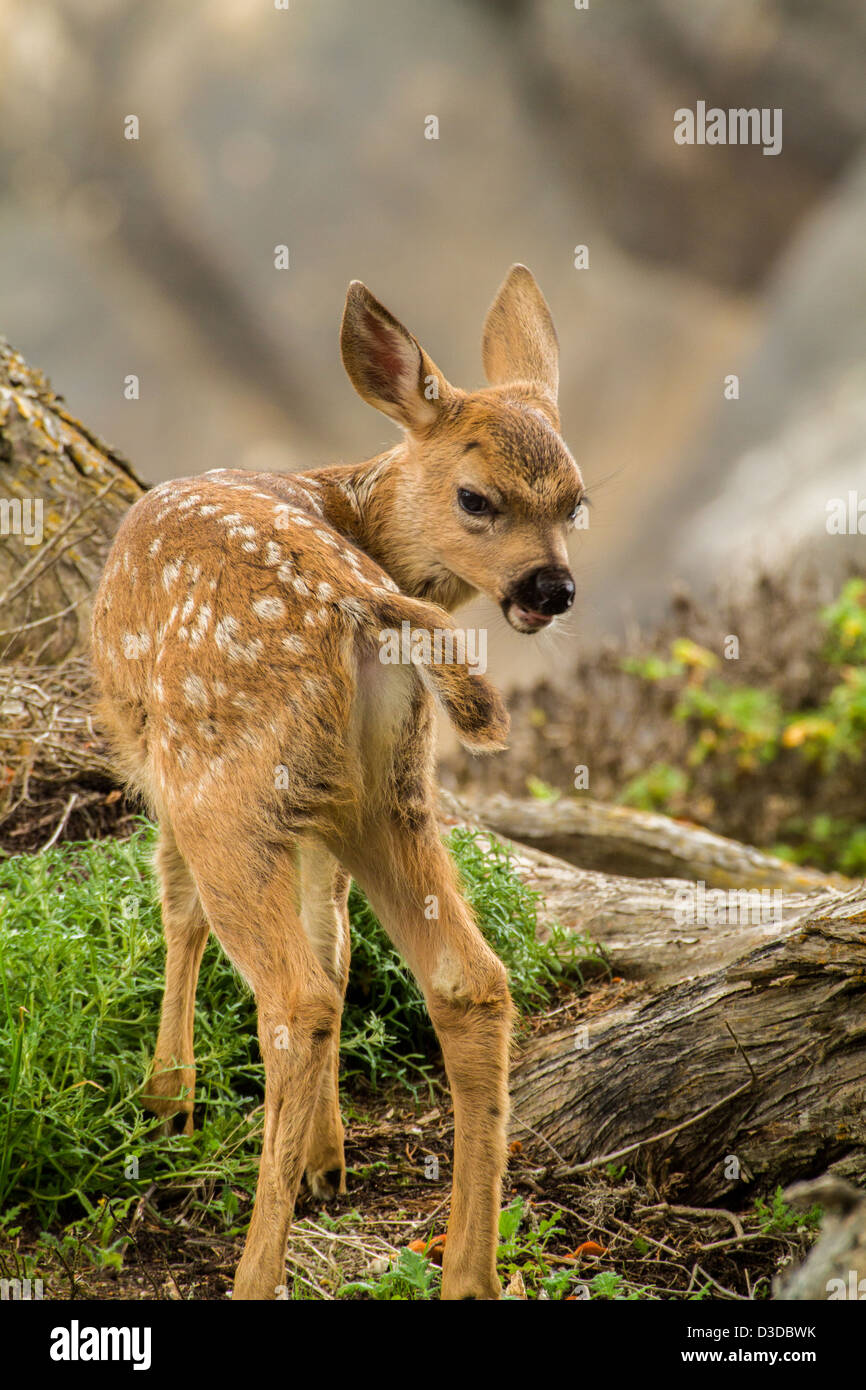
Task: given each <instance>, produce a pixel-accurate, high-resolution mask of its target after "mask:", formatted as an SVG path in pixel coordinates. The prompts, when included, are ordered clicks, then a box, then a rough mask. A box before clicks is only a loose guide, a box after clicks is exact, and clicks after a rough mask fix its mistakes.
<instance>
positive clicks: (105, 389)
mask: <svg viewBox="0 0 866 1390" xmlns="http://www.w3.org/2000/svg"><path fill="white" fill-rule="evenodd" d="M864 60H866V9H864V7H863V5H862V3H861V0H822V3H821V4H820V5H808V4H804V3H802V0H724V3H721V0H701V4H700V5H695V4H694V3H693V0H621V3H619V4H616V5H611V4H607V5H605V4H603V3H601V0H590V7H589V9H588V10H585V11H583V10H576V9H575V8H574V7H573V5H572V4H571V3H569V2H568V0H474V3H473V0H369V3H367V4H365V5H358V4H353V3H351V0H291V4H290V8H289V9H288V10H287V11H283V10H277V9H276V8H275V6H274V4H273V3H272V0H185V3H184V4H183V5H178V4H176V3H174V0H151V3H149V4H147V5H142V4H140V3H135V0H0V245H2V254H0V331H2V332H3V333H5V334H6V335H7V336H8V338H9V339H10V340H11V341H12V342H13V343H14V344H15V346H16V347H18V348H19V349H20V350H21V351H22V352H23V353H24V354H25V355H26V356H27V357H29V358H30V359H31V360H32V361H34V362H36V363H38V364H39V365H40V366H41V367H43V368H44V369H45V370H46V371H47V372H48V373H49V374H50V375H51V377H52V378H53V381H54V384H55V386H56V387H57V389H59V390H61V391H62V392H64V394H65V395H66V396H67V399H68V400H69V403H70V406H71V408H72V409H73V410H74V411H75V412H76V413H77V414H78V415H80V417H81V418H82V419H84V420H85V421H86V422H87V423H88V424H89V425H90V426H91V427H92V428H94V429H96V430H97V431H99V432H100V433H101V434H102V435H104V436H105V437H106V438H108V439H110V440H111V441H112V442H113V443H114V444H116V445H117V446H118V447H119V448H120V449H122V450H123V451H124V452H125V453H126V454H127V455H128V456H129V457H130V458H131V460H132V461H133V463H134V464H135V466H136V467H137V469H138V470H139V472H140V473H141V475H142V476H143V477H145V478H148V479H150V480H157V479H162V478H165V477H169V476H175V475H182V474H185V473H194V472H199V471H202V470H204V469H206V468H212V467H216V466H226V465H237V464H240V465H241V466H244V467H267V468H274V469H282V468H287V469H292V468H302V467H309V466H320V465H322V464H324V463H328V462H336V461H338V460H343V459H353V458H361V457H365V456H368V455H369V454H372V453H374V452H376V451H378V450H379V449H381V448H383V447H387V445H388V444H389V443H390V442H391V441H392V439H393V434H392V431H391V427H390V425H389V423H388V422H387V421H386V420H385V419H384V418H383V417H377V416H376V415H375V414H374V413H373V412H371V411H370V410H369V408H367V407H365V406H364V405H363V404H362V403H361V402H360V401H359V400H358V399H357V398H356V397H355V395H354V393H353V392H352V389H351V387H350V386H349V384H348V381H347V380H346V378H345V376H344V373H343V370H342V367H341V364H340V360H339V354H338V350H337V330H338V325H339V318H340V312H341V308H342V301H343V295H344V292H345V287H346V283H347V282H348V280H350V279H351V278H353V277H359V278H361V279H363V280H365V281H366V282H367V284H369V285H370V287H371V289H373V291H374V292H375V293H376V294H377V295H378V296H379V297H380V298H382V299H383V300H384V302H385V303H386V304H387V305H388V306H389V307H390V308H391V309H392V310H393V311H394V312H395V313H396V314H397V315H398V316H400V317H401V318H402V319H403V320H404V321H405V322H406V323H407V325H408V326H409V327H410V329H411V330H412V331H413V332H415V333H416V334H417V335H418V337H419V338H420V339H421V341H422V342H423V343H424V345H425V347H426V348H427V350H428V351H429V352H430V353H431V355H432V356H433V357H434V359H435V360H436V361H437V362H438V364H439V365H440V366H441V367H442V369H443V370H444V371H445V373H446V375H448V376H449V377H451V378H452V379H453V380H454V381H455V382H457V383H458V384H460V385H462V386H465V387H471V386H473V385H478V384H481V380H482V379H481V371H480V355H479V338H480V328H481V323H482V319H483V315H484V312H485V310H486V307H487V304H488V303H489V301H490V298H491V297H492V295H493V292H494V290H495V288H496V286H497V285H498V283H499V281H500V279H501V277H502V275H503V273H504V271H505V269H506V268H507V266H508V265H509V264H510V263H511V262H512V261H515V260H523V261H525V262H527V263H528V264H529V265H530V266H531V267H532V269H533V270H534V271H535V273H536V275H537V276H538V278H539V280H540V282H541V284H542V287H543V289H544V291H545V294H546V295H547V297H548V300H549V302H550V305H551V307H552V310H553V314H554V318H555V321H556V324H557V328H558V331H559V335H560V341H561V348H562V392H561V399H562V410H563V421H564V432H565V434H566V437H567V439H568V440H569V442H570V444H571V446H572V448H573V450H574V452H575V454H576V456H577V458H578V459H579V461H580V463H581V465H582V467H583V469H584V472H585V475H586V477H587V480H588V482H589V485H590V490H591V493H592V495H593V511H592V520H591V529H590V531H589V533H579V534H578V536H577V538H576V542H575V550H574V563H575V570H576V574H577V576H578V580H579V589H580V597H579V605H578V609H577V611H576V612H575V614H574V616H573V617H572V618H570V619H569V621H568V622H567V623H566V624H565V625H564V628H563V630H562V631H561V632H560V633H558V634H551V635H550V636H549V637H542V638H541V639H539V640H538V641H536V642H533V643H529V642H528V641H526V639H521V638H518V637H517V636H516V635H515V634H513V633H511V632H510V631H509V630H507V629H506V628H505V626H504V623H503V621H502V619H501V618H500V616H499V615H498V614H497V613H494V612H493V611H492V609H491V606H490V605H488V604H483V605H478V607H477V608H476V610H475V611H474V612H473V613H472V614H471V615H468V616H467V621H481V622H487V623H489V625H490V627H491V630H492V633H493V638H492V641H491V644H490V646H491V657H492V660H491V672H492V674H493V675H494V677H495V678H497V679H499V680H502V681H505V682H506V683H508V682H511V683H517V684H529V683H531V682H533V681H535V680H537V679H538V678H539V677H547V678H552V679H554V680H560V681H566V682H569V681H572V680H574V679H576V678H577V676H578V674H579V664H580V656H581V652H582V651H583V650H584V648H585V646H586V644H588V643H591V641H592V640H593V637H594V636H595V635H597V634H600V633H608V632H612V631H617V630H619V629H620V628H622V627H623V626H624V625H625V626H628V625H629V624H630V623H631V624H632V625H634V624H635V623H643V622H645V621H648V620H650V619H651V618H652V617H653V615H654V613H655V612H656V611H657V610H658V609H659V607H660V605H661V603H662V601H663V599H664V597H665V595H666V594H667V593H668V592H669V590H670V587H671V584H672V583H674V582H675V581H679V580H687V581H688V582H689V584H690V585H691V586H692V587H693V588H694V589H695V590H696V591H697V592H699V593H700V592H701V591H703V592H708V591H709V589H710V587H711V586H712V585H713V584H714V583H716V582H717V581H718V580H719V578H720V577H725V576H732V575H733V576H740V575H745V574H746V573H747V572H749V571H751V570H753V569H756V568H757V567H758V566H759V565H760V563H761V562H762V561H764V560H767V559H768V560H769V561H770V562H771V563H772V564H773V566H775V567H776V568H779V567H781V568H782V569H785V568H786V567H788V566H793V565H795V564H799V562H800V560H801V558H802V557H803V556H805V555H807V554H808V555H812V556H813V557H817V563H818V564H819V566H820V569H821V571H822V572H823V573H827V572H830V571H834V570H836V569H838V570H839V572H840V573H841V572H842V569H843V568H844V566H845V565H847V564H848V563H849V560H850V555H851V551H852V550H858V549H859V550H861V551H862V546H863V541H862V537H861V538H857V537H849V538H846V539H843V538H838V537H829V536H828V534H827V531H826V525H825V522H826V505H827V501H828V499H830V498H833V497H842V496H845V495H846V493H847V492H848V491H849V490H850V489H856V488H857V487H860V488H861V489H863V490H864V491H866V483H864V479H866V468H864V454H866V405H864V391H863V386H864V379H866V276H864V260H866V257H864V247H866V83H864V80H863V73H864ZM698 100H704V101H706V103H707V105H708V106H710V105H718V106H721V107H724V108H727V107H731V106H746V107H752V106H756V107H781V108H782V110H783V113H784V114H783V149H782V153H781V154H780V155H778V156H777V157H774V158H770V157H765V156H764V155H763V154H762V151H761V149H760V147H750V146H730V147H728V146H716V147H711V146H697V145H696V146H679V145H677V144H676V143H675V142H674V139H673V128H674V120H673V113H674V111H675V110H676V109H677V108H678V107H681V106H689V107H692V108H693V107H694V106H695V103H696V102H697V101H698ZM128 115H136V116H137V117H138V119H139V123H140V138H139V139H138V140H137V141H130V140H126V139H124V119H125V117H127V116H128ZM428 115H436V116H437V117H438V120H439V139H438V140H435V141H433V140H427V139H425V136H424V129H425V118H426V117H427V116H428ZM278 244H286V245H287V246H288V247H289V253H290V268H289V269H288V270H284V271H279V270H276V269H275V267H274V247H275V246H276V245H278ZM580 244H585V245H586V246H587V247H588V248H589V268H588V269H583V270H577V269H575V268H574V248H575V247H576V246H577V245H580ZM129 373H135V374H137V375H138V376H139V378H140V382H141V397H140V399H139V400H138V401H128V400H126V399H125V398H124V392H123V382H124V377H125V376H126V375H127V374H129ZM732 373H733V374H736V375H737V376H738V377H739V380H740V398H739V400H726V399H725V397H724V382H725V378H726V377H727V376H728V375H729V374H732Z"/></svg>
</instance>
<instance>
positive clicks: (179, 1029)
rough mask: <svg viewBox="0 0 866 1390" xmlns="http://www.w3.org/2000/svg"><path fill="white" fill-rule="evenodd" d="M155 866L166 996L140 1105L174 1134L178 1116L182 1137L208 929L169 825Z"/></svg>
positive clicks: (188, 1127)
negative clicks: (164, 948)
mask: <svg viewBox="0 0 866 1390" xmlns="http://www.w3.org/2000/svg"><path fill="white" fill-rule="evenodd" d="M155 867H156V871H157V876H158V878H159V883H160V890H161V898H162V923H163V929H164V932H165V945H166V957H165V993H164V994H163V999H162V1013H161V1017H160V1024H159V1036H158V1038H157V1043H156V1051H155V1055H154V1061H153V1073H152V1075H151V1076H150V1077H148V1080H147V1083H146V1086H145V1089H144V1092H143V1095H142V1101H143V1103H144V1105H145V1106H146V1107H147V1109H148V1110H152V1111H153V1112H154V1113H155V1114H156V1115H159V1116H161V1117H163V1118H164V1120H165V1125H164V1128H165V1131H166V1133H168V1134H171V1133H173V1132H174V1131H175V1130H176V1129H177V1128H178V1125H179V1120H178V1118H177V1117H180V1116H183V1117H185V1118H184V1121H183V1129H182V1132H183V1133H184V1134H192V1128H193V1126H192V1110H193V1096H194V1091H195V1051H194V1044H193V1018H194V1014H195V991H196V985H197V984H198V972H199V967H200V965H201V958H202V955H203V954H204V948H205V946H206V945H207V938H208V932H209V931H210V926H209V924H208V920H207V917H206V916H205V913H204V909H203V908H202V905H201V900H200V899H199V896H198V890H197V889H196V886H195V883H194V881H193V878H192V875H191V874H190V871H189V869H188V868H187V865H186V861H185V860H184V858H183V856H182V854H181V852H180V850H179V849H178V847H177V842H176V840H175V838H174V832H173V830H172V828H171V825H170V824H169V822H168V820H166V819H164V820H163V821H162V822H161V824H160V831H159V843H158V846H157V851H156V858H155Z"/></svg>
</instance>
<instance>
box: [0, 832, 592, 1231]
mask: <svg viewBox="0 0 866 1390" xmlns="http://www.w3.org/2000/svg"><path fill="white" fill-rule="evenodd" d="M153 844H154V831H153V828H152V827H151V826H148V825H143V826H142V828H141V829H140V830H139V831H138V832H137V833H136V834H135V835H133V836H132V837H131V838H130V839H128V840H124V841H119V840H107V841H102V842H95V843H86V844H78V845H72V846H61V847H57V848H54V849H51V850H49V851H47V852H45V853H43V854H40V855H35V856H21V857H18V858H14V859H7V860H4V861H0V980H2V996H0V1076H2V1077H4V1078H7V1079H8V1084H7V1083H5V1082H4V1085H3V1087H2V1093H0V1211H4V1210H5V1212H6V1221H7V1223H8V1221H9V1220H10V1219H11V1215H12V1213H10V1212H9V1210H8V1209H9V1207H10V1205H14V1206H15V1207H16V1209H20V1210H22V1211H24V1212H32V1213H33V1214H34V1215H35V1216H37V1217H38V1218H39V1219H40V1220H41V1221H43V1222H44V1221H48V1220H51V1219H52V1218H60V1217H62V1218H63V1219H72V1218H73V1217H74V1215H75V1213H76V1212H84V1213H87V1214H88V1215H91V1216H92V1215H94V1214H95V1213H96V1212H97V1211H98V1209H99V1204H100V1202H101V1201H105V1200H107V1199H108V1198H111V1197H116V1196H120V1197H123V1198H128V1197H129V1195H130V1192H132V1193H138V1192H140V1191H143V1190H145V1189H146V1188H147V1186H148V1185H149V1184H150V1183H152V1182H158V1183H162V1182H166V1181H169V1180H170V1181H171V1182H172V1183H174V1184H180V1185H183V1184H186V1183H192V1182H200V1181H202V1180H204V1179H209V1180H210V1181H211V1183H212V1184H214V1185H218V1187H219V1188H220V1189H221V1190H222V1191H223V1193H224V1194H229V1195H230V1192H231V1187H232V1186H237V1187H239V1188H241V1189H243V1190H244V1191H247V1192H249V1191H251V1190H252V1187H253V1186H254V1180H255V1170H256V1165H257V1157H258V1148H259V1134H258V1118H257V1117H256V1119H255V1122H254V1123H253V1121H252V1120H251V1118H249V1117H250V1116H251V1115H252V1112H255V1111H256V1108H257V1107H258V1105H259V1103H260V1101H261V1098H262V1094H263V1074H262V1067H261V1063H260V1060H259V1050H258V1041H257V1038H256V1032H255V1006H254V1001H253V999H252V996H251V994H250V993H249V991H248V990H247V988H246V986H245V985H244V984H243V982H242V981H241V980H240V978H239V977H238V975H237V974H236V973H235V971H234V970H233V968H232V967H231V965H230V964H229V963H228V961H227V960H226V958H225V957H224V956H223V954H222V952H221V951H220V950H219V948H218V946H217V945H216V943H215V942H214V941H213V940H211V942H210V943H209V945H208V948H207V951H206V953H205V958H204V962H203V965H202V972H201V982H200V985H199V991H198V1003H197V1007H196V1057H197V1064H198V1081H197V1094H196V1099H197V1102H198V1103H199V1104H200V1105H201V1107H202V1115H203V1124H202V1125H201V1127H200V1128H199V1129H197V1131H196V1133H195V1135H193V1136H192V1138H183V1137H180V1136H179V1137H176V1138H169V1139H165V1140H163V1141H162V1142H161V1143H160V1144H158V1145H157V1144H152V1143H148V1142H147V1139H146V1136H147V1133H148V1131H149V1130H151V1129H152V1127H153V1123H154V1122H153V1118H152V1117H150V1116H148V1115H146V1114H145V1112H143V1111H142V1110H141V1108H140V1105H139V1104H138V1100H137V1095H138V1092H139V1090H140V1088H141V1085H142V1082H143V1080H144V1078H145V1075H146V1071H147V1067H148V1064H149V1062H150V1059H151V1055H152V1051H153V1046H154V1043H155V1040H156V1028H157V1022H158V1017H159V1005H160V999H161V993H162V972H163V963H164V950H163V945H162V931H161V923H160V915H159V906H158V903H157V900H156V896H155V892H154V885H153V880H152V877H151V871H150V857H151V853H152V849H153ZM450 844H451V848H452V851H453V853H454V855H455V858H456V861H457V864H458V868H459V870H460V873H461V877H462V878H463V881H464V885H465V890H466V893H467V896H468V898H469V900H470V902H471V903H472V905H473V907H474V908H475V911H476V913H477V916H478V920H479V925H480V926H481V929H482V931H483V932H484V933H485V935H486V937H487V939H488V940H489V941H490V943H491V945H492V946H493V947H494V949H495V950H496V951H497V952H498V953H499V955H500V956H501V957H502V959H503V960H504V961H505V963H506V965H507V966H508V969H509V973H510V978H511V985H512V990H513V993H514V998H515V1001H516V1003H517V1005H518V1008H519V1009H522V1010H526V1009H528V1008H529V1007H531V1006H533V1005H534V1006H538V1005H542V1004H543V1003H544V1002H545V1001H546V1000H547V999H549V998H550V997H551V996H552V994H553V992H554V991H555V989H556V988H557V986H558V985H559V984H560V982H562V981H564V980H569V979H575V978H579V972H580V965H581V962H582V961H584V960H586V959H587V958H589V957H590V956H591V955H592V949H591V947H590V945H589V943H588V942H587V941H585V940H582V939H580V938H576V937H573V936H571V935H570V934H568V933H565V932H561V931H555V932H554V933H553V936H552V937H551V940H550V941H549V942H548V943H545V944H541V943H539V942H538V941H537V939H536V933H535V928H536V910H537V896H536V895H535V894H533V893H531V892H530V891H529V890H528V889H527V888H526V887H525V885H524V884H523V883H522V882H521V880H520V879H519V878H518V877H517V875H516V873H515V872H514V870H513V868H512V866H511V864H510V860H509V857H508V854H507V852H506V850H505V849H504V847H503V846H501V845H499V844H497V843H494V844H493V845H492V847H490V848H485V847H483V846H482V843H481V842H480V841H479V840H478V838H477V837H476V836H475V835H473V834H472V833H470V832H468V831H465V830H460V831H455V832H454V833H453V835H452V837H451V841H450ZM351 917H352V954H353V970H352V984H351V987H350V992H349V995H348V997H347V1002H346V1010H345V1017H344V1035H343V1053H342V1056H343V1067H344V1075H345V1076H347V1077H349V1076H357V1075H358V1074H362V1075H363V1076H364V1077H366V1078H367V1080H368V1082H369V1083H372V1084H374V1085H377V1084H382V1083H385V1082H394V1081H398V1082H400V1083H402V1084H403V1085H405V1086H408V1087H409V1088H410V1089H412V1088H415V1089H418V1088H419V1087H424V1086H425V1085H426V1081H427V1079H428V1078H429V1077H430V1075H431V1074H432V1069H433V1066H434V1062H435V1056H436V1047H435V1039H434V1035H433V1033H432V1029H431V1027H430V1024H429V1020H428V1018H427V1014H426V1010H425V1008H424V1005H423V1001H422V999H421V996H420V994H419V992H418V990H417V988H416V986H415V984H414V981H413V980H412V978H411V976H410V975H409V973H408V971H407V970H406V968H405V967H404V966H403V965H402V962H401V961H400V960H399V957H398V956H397V955H396V953H395V952H394V951H393V949H392V947H391V946H390V943H389V942H388V940H387V938H386V937H385V935H384V933H383V932H382V930H381V928H380V926H379V924H378V923H377V921H376V919H375V917H374V916H373V914H372V912H371V911H370V909H369V907H368V905H367V903H366V901H365V900H364V898H363V896H362V895H361V894H360V893H359V892H357V891H355V890H353V895H352V900H351ZM226 1201H227V1202H228V1204H229V1207H230V1206H231V1202H230V1201H229V1196H226ZM229 1215H231V1213H230V1211H229Z"/></svg>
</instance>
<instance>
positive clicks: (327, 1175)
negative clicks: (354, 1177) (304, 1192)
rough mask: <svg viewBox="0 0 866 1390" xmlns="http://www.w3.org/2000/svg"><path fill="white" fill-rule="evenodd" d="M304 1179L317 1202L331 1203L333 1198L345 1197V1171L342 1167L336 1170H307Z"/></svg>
mask: <svg viewBox="0 0 866 1390" xmlns="http://www.w3.org/2000/svg"><path fill="white" fill-rule="evenodd" d="M304 1177H305V1179H306V1183H307V1187H308V1188H309V1190H310V1192H311V1193H312V1195H313V1196H314V1197H315V1199H316V1201H317V1202H333V1200H334V1198H335V1197H342V1196H344V1195H345V1192H346V1169H345V1166H343V1165H341V1166H340V1167H338V1168H324V1169H323V1168H308V1169H307V1171H306V1173H305V1174H304Z"/></svg>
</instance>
